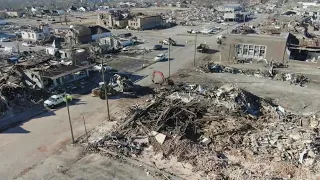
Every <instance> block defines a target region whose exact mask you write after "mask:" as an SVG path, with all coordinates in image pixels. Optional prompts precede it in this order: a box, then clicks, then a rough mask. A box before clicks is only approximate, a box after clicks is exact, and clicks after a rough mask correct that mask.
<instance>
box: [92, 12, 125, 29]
mask: <svg viewBox="0 0 320 180" xmlns="http://www.w3.org/2000/svg"><path fill="white" fill-rule="evenodd" d="M97 25H99V26H102V27H105V28H114V27H118V28H126V27H127V26H128V19H123V18H121V17H115V16H114V15H113V14H111V13H105V14H103V13H101V14H99V15H98V19H97Z"/></svg>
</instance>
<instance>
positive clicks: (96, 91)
mask: <svg viewBox="0 0 320 180" xmlns="http://www.w3.org/2000/svg"><path fill="white" fill-rule="evenodd" d="M105 89H107V94H108V96H114V95H116V94H117V91H116V90H115V89H113V88H112V87H111V86H109V85H106V86H104V84H101V85H100V86H99V87H97V88H94V89H92V91H91V95H92V96H94V97H98V96H99V97H100V99H105V98H106V97H105V92H104V91H105Z"/></svg>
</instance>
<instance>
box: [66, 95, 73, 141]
mask: <svg viewBox="0 0 320 180" xmlns="http://www.w3.org/2000/svg"><path fill="white" fill-rule="evenodd" d="M68 100H69V99H68V97H66V105H67V110H68V117H69V124H70V131H71V138H72V144H74V136H73V129H72V123H71V118H70V110H69V102H68Z"/></svg>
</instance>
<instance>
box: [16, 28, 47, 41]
mask: <svg viewBox="0 0 320 180" xmlns="http://www.w3.org/2000/svg"><path fill="white" fill-rule="evenodd" d="M21 35H22V40H24V41H32V42H36V41H41V40H44V39H45V38H46V37H48V36H49V35H50V28H49V26H48V25H40V27H39V28H32V29H29V30H25V31H21Z"/></svg>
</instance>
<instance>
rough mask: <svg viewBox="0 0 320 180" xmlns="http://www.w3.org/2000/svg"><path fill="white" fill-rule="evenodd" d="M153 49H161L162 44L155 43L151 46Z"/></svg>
mask: <svg viewBox="0 0 320 180" xmlns="http://www.w3.org/2000/svg"><path fill="white" fill-rule="evenodd" d="M152 49H153V50H161V49H162V45H161V44H156V45H154V46H153V48H152Z"/></svg>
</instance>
